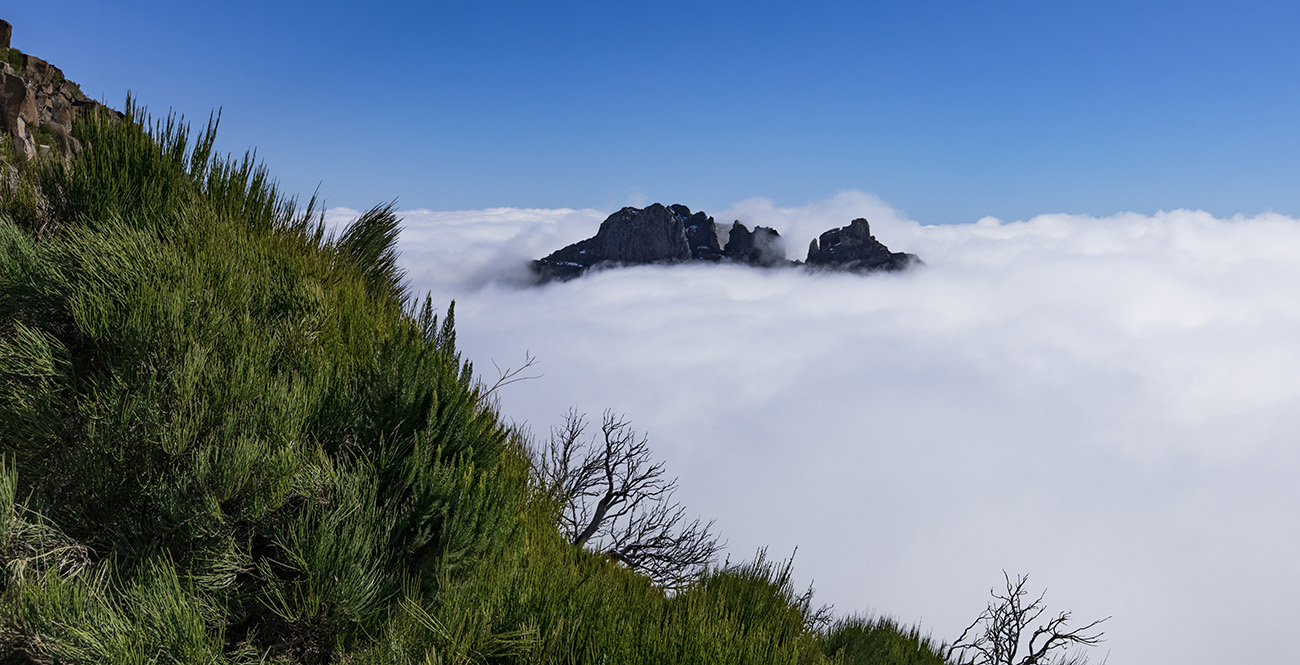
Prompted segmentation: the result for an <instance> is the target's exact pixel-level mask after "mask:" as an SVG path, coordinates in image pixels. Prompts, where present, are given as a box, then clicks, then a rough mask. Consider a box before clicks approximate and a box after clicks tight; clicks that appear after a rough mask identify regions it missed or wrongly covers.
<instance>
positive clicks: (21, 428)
mask: <svg viewBox="0 0 1300 665" xmlns="http://www.w3.org/2000/svg"><path fill="white" fill-rule="evenodd" d="M126 111H127V120H126V121H125V122H122V121H109V120H107V119H103V118H100V119H94V118H91V119H86V120H84V121H80V122H79V124H78V125H77V126H76V127H75V129H74V135H75V136H76V137H77V138H78V139H79V140H80V141H81V142H82V144H83V145H84V146H86V148H85V150H83V151H82V152H81V153H80V154H78V155H77V157H76V159H75V161H74V163H73V165H72V167H71V168H70V169H69V168H65V167H64V166H63V165H62V164H61V163H59V162H56V161H53V160H51V161H40V160H36V161H31V162H25V161H22V160H21V159H17V158H14V157H13V156H12V151H7V152H6V151H0V153H2V154H4V155H5V158H4V160H3V164H0V169H3V176H2V177H3V180H2V182H0V456H2V457H0V562H2V563H3V570H2V571H0V662H5V663H49V662H58V663H154V662H161V663H173V662H174V663H268V662H269V663H326V662H338V663H516V662H518V663H656V664H658V663H669V662H673V663H839V662H843V663H941V662H943V661H942V659H940V658H939V657H937V656H936V655H935V652H936V651H937V649H936V647H935V646H934V645H932V644H930V643H929V642H928V641H926V640H925V639H922V638H920V637H919V636H918V635H917V634H916V633H915V631H908V630H903V629H899V628H898V627H896V626H894V625H893V624H890V623H889V622H886V621H869V620H861V619H850V620H845V621H842V622H840V623H838V624H836V625H834V626H831V627H829V628H828V627H826V626H825V625H823V624H822V623H821V622H819V621H818V620H817V616H816V612H815V611H813V610H812V609H811V608H810V605H809V603H810V599H809V598H808V597H807V596H806V595H805V594H802V593H800V592H799V591H798V590H796V589H794V588H793V587H792V585H791V583H790V574H789V572H790V571H789V566H788V565H782V564H776V563H773V562H770V561H767V560H766V559H765V558H763V557H761V556H760V557H759V558H758V559H756V560H755V561H752V562H748V563H745V564H741V565H737V566H724V567H719V568H715V569H713V570H711V571H709V572H706V573H705V574H703V575H702V576H701V577H700V578H699V579H698V580H697V581H696V582H695V583H693V584H691V585H689V586H688V587H687V588H685V589H684V590H682V591H680V592H678V593H667V592H665V591H663V590H662V589H660V588H657V587H655V586H654V585H652V584H651V583H650V581H649V580H648V579H647V578H645V577H643V576H641V575H638V574H637V573H635V572H633V571H630V570H628V569H627V568H625V567H624V566H622V565H620V564H618V563H615V562H613V561H611V560H609V559H607V558H603V557H600V556H597V555H595V554H593V553H591V552H587V551H583V550H578V549H575V548H574V547H573V546H572V545H570V544H569V543H568V542H567V541H565V540H564V539H562V538H561V537H560V535H559V532H558V531H557V529H556V523H557V514H558V512H557V511H559V509H560V506H559V505H557V501H556V500H555V499H554V498H553V497H551V496H548V495H547V494H546V493H545V492H543V491H542V490H541V489H540V485H539V483H538V482H537V480H536V478H535V474H534V473H533V471H532V468H531V462H530V460H529V457H528V454H527V449H526V442H525V441H524V440H523V439H522V437H521V435H520V434H519V433H518V432H516V431H513V430H512V429H511V428H509V427H507V426H506V425H505V424H504V421H503V419H502V418H501V417H500V416H499V414H498V413H497V412H496V410H495V406H494V403H493V402H492V400H491V399H490V397H489V396H488V395H485V390H484V388H483V387H482V386H480V385H479V384H478V383H477V382H476V380H475V378H474V373H473V369H472V368H471V367H470V365H469V364H468V363H467V362H464V361H463V360H462V359H461V358H460V356H459V355H458V353H457V351H456V338H455V329H454V315H453V309H452V307H450V306H448V307H447V308H446V310H445V312H437V313H436V312H435V308H434V306H433V303H430V302H429V301H427V300H425V301H423V302H421V301H419V300H418V299H416V298H414V297H413V296H412V295H411V294H410V293H409V292H408V290H407V288H406V287H405V285H404V284H403V281H402V274H401V272H400V270H399V269H398V268H397V266H396V255H395V253H394V240H395V238H396V236H397V232H398V220H397V219H396V217H395V216H394V213H393V209H392V207H391V206H383V205H381V206H378V207H376V208H374V209H372V210H370V211H368V212H366V213H365V214H363V215H361V216H360V217H359V218H358V219H357V220H356V221H355V222H354V223H352V224H351V225H350V226H348V227H347V228H346V229H344V230H342V231H341V232H340V233H339V234H337V235H336V236H331V235H329V234H327V233H326V231H325V228H324V226H323V223H322V219H321V217H320V215H319V210H318V209H317V206H316V203H315V201H311V202H308V203H306V204H305V205H299V203H298V202H296V201H294V200H292V199H289V198H286V197H284V196H282V195H281V194H280V193H279V192H277V191H276V187H275V185H274V184H273V182H272V180H271V179H270V178H269V176H268V174H267V173H266V172H265V170H263V169H262V168H261V167H259V166H258V165H256V164H255V163H254V162H253V161H252V160H251V159H250V158H249V157H247V156H246V157H244V158H241V159H234V158H228V157H222V156H218V155H215V154H214V153H213V151H212V146H213V141H214V138H215V123H213V122H210V123H209V124H208V126H207V127H206V128H205V129H204V130H203V131H201V132H198V133H192V132H191V131H190V129H189V128H188V127H187V126H186V125H185V124H183V123H180V122H176V121H174V120H173V119H171V118H169V119H167V120H166V121H163V122H152V121H150V120H149V119H148V116H147V115H146V114H145V113H144V112H143V111H142V110H140V109H138V108H135V107H133V105H132V104H131V102H130V101H129V100H128V103H127V109H126Z"/></svg>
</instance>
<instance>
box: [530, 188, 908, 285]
mask: <svg viewBox="0 0 1300 665" xmlns="http://www.w3.org/2000/svg"><path fill="white" fill-rule="evenodd" d="M685 262H709V263H740V264H746V265H752V266H758V267H763V268H772V267H778V266H801V265H807V266H808V267H810V268H816V269H822V270H843V271H852V272H872V271H877V270H903V269H905V268H907V267H908V266H910V265H913V264H919V263H921V260H920V259H919V258H917V256H916V255H915V254H905V253H903V252H891V251H889V248H888V247H885V246H884V245H883V244H881V243H880V241H878V240H876V239H875V237H874V236H872V235H871V232H870V228H869V227H868V225H867V220H865V219H855V220H853V222H852V223H850V224H849V226H846V227H842V228H838V229H831V230H829V231H827V232H825V233H823V234H821V237H820V238H819V239H817V240H813V242H812V246H811V247H809V249H808V259H807V262H806V264H805V263H804V262H800V261H790V260H788V259H786V257H785V244H784V241H783V239H782V238H781V234H780V233H777V231H776V230H775V229H772V228H769V227H766V226H757V227H755V228H754V230H753V231H750V230H749V228H747V227H746V226H745V225H744V224H741V223H740V221H739V220H736V221H735V222H733V223H732V225H731V227H730V228H727V229H725V230H724V229H723V228H721V227H719V226H718V225H717V224H716V223H715V222H714V221H713V218H712V217H710V216H708V215H706V214H704V213H703V212H696V213H692V212H691V210H690V208H687V207H686V206H684V205H671V206H665V205H662V204H659V203H655V204H652V205H649V206H646V207H645V208H633V207H631V206H629V207H626V208H623V209H622V210H619V211H618V212H616V213H614V214H612V215H610V216H609V217H607V218H605V221H603V222H601V223H600V229H599V230H597V231H596V235H595V236H592V237H590V238H587V239H586V240H580V241H578V242H576V243H574V244H572V245H569V246H568V247H564V248H563V249H559V250H556V251H555V252H552V253H551V254H549V255H547V256H546V257H544V258H541V259H538V260H536V261H533V263H532V268H533V273H534V274H535V275H536V276H537V278H538V281H539V282H540V283H545V282H550V281H554V280H567V279H572V278H574V277H578V276H579V275H582V274H583V273H585V272H586V271H588V270H590V269H593V268H606V267H616V266H629V265H645V264H654V263H658V264H671V263H685Z"/></svg>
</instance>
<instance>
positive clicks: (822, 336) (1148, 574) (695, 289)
mask: <svg viewBox="0 0 1300 665" xmlns="http://www.w3.org/2000/svg"><path fill="white" fill-rule="evenodd" d="M664 203H672V202H670V201H665V202H664ZM335 214H336V215H338V216H346V215H347V211H336V213H335ZM606 214H607V212H597V211H594V210H518V209H495V210H483V211H469V212H430V211H424V210H420V211H408V212H405V213H403V215H404V217H405V220H406V222H405V231H404V232H403V235H402V238H401V241H400V242H401V250H402V258H403V263H404V265H405V267H406V268H407V270H408V271H409V274H410V276H411V280H412V286H413V288H414V289H415V290H417V291H420V292H424V291H428V292H430V293H431V294H432V295H433V297H434V299H435V302H444V303H445V302H446V301H448V300H451V299H453V298H454V299H455V300H456V302H457V323H458V329H459V332H460V335H459V339H460V340H461V342H462V347H463V348H464V349H465V352H466V353H467V354H468V356H469V357H470V358H471V359H473V360H474V361H475V363H476V367H477V368H478V369H479V371H480V372H482V373H484V374H486V375H488V376H487V378H489V379H491V378H494V376H493V375H492V372H493V370H492V361H495V362H496V363H498V364H500V365H502V366H508V365H516V366H517V365H518V364H520V363H521V362H522V360H523V356H524V353H525V351H528V352H530V353H532V354H533V355H535V356H537V357H538V358H539V359H540V360H541V365H540V366H539V371H540V372H542V373H543V374H544V376H542V377H541V378H539V379H537V380H534V381H528V382H524V383H519V384H515V385H513V386H510V387H509V388H508V389H506V390H505V392H504V393H503V394H502V396H501V398H502V407H503V410H504V412H505V413H506V414H507V415H509V416H511V417H513V418H515V419H517V420H518V421H520V422H524V423H527V424H528V425H530V426H531V427H532V428H533V430H534V431H536V432H539V433H545V431H546V430H547V428H548V427H549V426H550V425H551V424H554V423H556V422H558V421H559V420H560V418H561V417H562V415H563V413H564V411H565V410H566V409H567V408H569V407H570V406H577V407H578V408H580V409H583V410H586V411H588V412H590V413H593V414H597V415H598V414H599V412H600V411H601V410H603V409H605V408H611V409H614V410H615V411H618V412H622V413H625V414H626V415H627V417H628V418H629V419H630V420H631V422H632V423H633V424H634V426H635V427H637V428H638V429H639V430H642V431H645V432H648V433H649V435H650V441H651V444H652V446H653V447H654V450H655V451H656V453H657V454H658V455H659V456H660V457H662V458H663V459H665V460H667V462H668V465H669V469H670V472H672V473H675V474H677V475H679V476H680V485H681V490H680V493H679V498H680V499H681V500H682V501H683V502H684V503H685V505H686V506H687V507H688V509H689V510H691V511H695V512H697V513H699V514H700V515H702V516H704V517H706V518H716V519H717V524H718V527H719V528H720V530H721V532H722V533H723V535H724V536H725V537H727V538H728V539H729V540H730V543H731V548H730V550H731V552H732V553H733V559H734V558H744V557H748V556H750V555H752V553H753V552H754V551H755V550H756V549H757V548H758V547H761V546H769V547H770V548H771V553H772V554H773V555H787V556H788V555H789V554H790V552H792V551H793V550H794V548H795V547H796V546H798V548H799V550H798V555H797V557H796V561H795V569H796V572H797V573H799V574H800V575H801V577H802V579H804V580H805V582H806V581H808V580H815V584H816V587H817V590H818V592H817V598H818V600H820V601H821V602H829V603H833V604H835V606H836V607H837V610H838V611H839V612H840V613H850V612H853V611H859V610H875V611H877V612H880V613H886V614H891V615H894V616H896V617H898V618H900V619H902V620H904V621H909V622H914V621H920V622H922V624H923V627H924V629H927V630H932V631H933V632H934V634H935V635H936V636H937V637H942V638H947V639H951V638H952V637H954V636H955V635H956V634H957V633H959V632H960V631H961V629H962V628H963V627H965V624H966V623H967V622H968V621H969V620H970V619H972V618H973V617H974V616H975V615H976V614H978V612H979V611H980V610H981V609H982V608H983V606H984V604H985V602H986V598H987V592H988V589H989V588H990V587H991V586H993V585H994V584H996V583H998V582H999V581H1000V579H1001V574H1002V573H1001V571H1002V570H1003V569H1006V570H1007V571H1009V572H1011V573H1016V572H1027V573H1029V574H1030V576H1031V583H1032V584H1034V585H1035V586H1036V588H1039V589H1041V588H1043V587H1047V588H1048V589H1049V591H1048V594H1047V601H1048V603H1049V607H1051V608H1053V609H1056V610H1067V609H1068V610H1073V611H1074V612H1075V613H1076V614H1075V616H1076V617H1077V618H1081V619H1085V620H1087V619H1092V618H1097V617H1101V616H1106V615H1114V618H1113V619H1112V620H1111V621H1110V622H1108V623H1107V624H1105V627H1106V629H1107V638H1108V640H1107V642H1106V644H1105V645H1104V646H1103V647H1102V649H1103V650H1109V651H1110V652H1111V656H1110V661H1109V662H1110V663H1112V665H1122V664H1124V663H1138V662H1182V663H1207V664H1208V663H1223V662H1276V661H1280V660H1283V659H1284V658H1285V657H1286V656H1285V654H1286V651H1284V649H1286V647H1285V646H1284V644H1283V642H1282V640H1281V639H1280V638H1282V636H1285V635H1287V634H1289V632H1290V631H1291V630H1292V627H1293V626H1294V625H1296V624H1297V623H1300V609H1297V607H1296V604H1295V602H1294V599H1295V598H1296V597H1297V596H1300V566H1297V565H1296V563H1295V562H1296V561H1300V528H1298V527H1297V522H1296V517H1295V516H1296V515H1297V514H1298V513H1300V483H1297V482H1296V480H1297V478H1300V452H1297V451H1298V450H1300V447H1298V446H1297V445H1296V440H1297V436H1296V433H1297V432H1300V381H1297V380H1296V377H1298V376H1300V341H1298V340H1300V298H1296V297H1295V296H1294V295H1293V294H1292V293H1291V289H1290V285H1292V284H1297V283H1300V221H1298V220H1296V219H1291V218H1287V217H1283V216H1278V215H1268V214H1266V215H1260V216H1256V217H1249V218H1247V217H1235V218H1230V219H1223V218H1214V217H1212V216H1210V215H1208V214H1205V213H1201V212H1192V211H1183V210H1179V211H1173V212H1162V213H1158V214H1155V215H1137V214H1121V215H1116V216H1113V217H1105V218H1093V217H1080V216H1071V215H1043V216H1040V217H1035V218H1033V219H1030V220H1028V221H1017V222H1010V223H1004V222H1002V221H999V220H996V219H983V220H980V221H979V222H978V223H973V224H965V225H951V226H924V225H921V224H919V223H917V222H915V221H912V220H909V219H907V218H906V217H904V216H902V215H901V214H899V213H897V212H896V211H894V210H892V209H891V208H890V207H889V206H888V205H887V204H885V203H884V202H882V201H880V200H879V199H878V198H876V197H874V196H871V195H868V194H863V193H861V192H845V193H842V194H840V195H838V196H836V197H834V198H832V199H829V200H827V201H822V202H816V203H812V204H809V205H807V206H802V207H794V208H782V207H778V206H777V205H775V204H774V203H773V202H771V201H767V200H750V201H744V202H740V203H738V204H736V205H734V206H733V207H732V208H730V209H728V210H725V211H722V212H721V213H716V214H715V218H716V219H717V220H718V222H719V223H720V224H729V223H730V221H731V220H732V219H740V220H741V221H742V222H744V223H745V224H747V225H748V226H750V228H752V227H753V226H754V225H755V224H762V225H765V226H773V227H775V228H777V229H778V230H779V231H780V232H781V233H782V235H783V236H785V237H786V238H787V241H788V246H789V247H790V248H791V249H790V253H791V258H802V253H803V248H804V247H806V245H807V243H808V241H809V240H811V239H812V238H813V237H815V236H816V235H817V234H818V233H820V232H821V231H824V230H826V229H829V228H831V227H835V226H842V225H845V224H847V223H848V221H849V220H851V219H853V218H855V217H867V218H868V219H869V220H870V221H871V226H872V230H873V233H874V234H875V235H876V237H878V238H879V239H881V240H882V241H883V242H884V243H885V244H887V245H889V247H890V248H891V249H892V250H894V251H906V252H913V253H916V254H919V255H920V256H921V257H922V258H923V259H924V260H925V261H926V263H927V264H928V265H927V267H925V268H924V269H921V270H916V271H913V272H910V273H907V274H902V275H894V274H888V275H873V276H868V277H863V276H857V275H843V274H817V275H810V274H805V273H802V272H800V271H797V270H766V271H765V270H755V269H748V268H743V267H735V266H690V267H687V266H678V267H673V268H663V267H640V268H632V269H626V270H617V271H606V272H600V273H595V274H591V275H589V276H587V277H585V278H583V279H579V280H575V281H572V282H568V283H563V284H551V285H548V286H545V287H541V288H520V287H518V286H517V285H516V284H517V274H518V273H517V272H515V271H517V270H519V269H520V268H521V267H522V266H523V265H524V261H525V260H526V259H528V258H536V257H540V256H542V255H544V254H546V253H548V252H550V251H552V250H553V249H556V248H558V247H560V246H562V245H564V244H567V243H570V242H574V241H576V240H578V239H580V238H584V237H588V236H590V235H592V234H593V233H594V232H595V230H596V227H597V226H598V224H599V222H600V221H601V220H602V219H603V218H604V217H605V215H606ZM1096 655H1097V656H1098V659H1099V657H1100V656H1101V655H1103V654H1102V653H1097V654H1096Z"/></svg>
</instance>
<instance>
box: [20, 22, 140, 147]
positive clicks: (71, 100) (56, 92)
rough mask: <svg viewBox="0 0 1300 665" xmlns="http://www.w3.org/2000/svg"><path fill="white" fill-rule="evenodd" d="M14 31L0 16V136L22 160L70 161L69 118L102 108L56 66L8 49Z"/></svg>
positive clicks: (75, 142) (72, 139)
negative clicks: (47, 157)
mask: <svg viewBox="0 0 1300 665" xmlns="http://www.w3.org/2000/svg"><path fill="white" fill-rule="evenodd" d="M12 34H13V26H11V25H10V24H9V23H8V22H7V21H3V20H0V56H2V57H0V137H2V138H5V139H7V140H8V142H10V143H11V145H12V146H13V152H14V153H15V154H16V155H19V156H22V157H23V158H26V159H31V158H33V157H35V156H37V155H39V154H52V155H57V156H58V157H59V158H60V159H62V160H63V161H64V162H69V161H70V160H71V158H72V155H73V154H74V153H75V152H76V151H77V150H78V149H79V148H80V146H79V145H77V140H76V139H75V138H73V137H72V136H71V135H70V134H69V130H71V128H72V122H73V120H75V119H76V118H77V117H79V116H81V115H83V114H87V113H90V112H92V111H93V110H95V109H97V108H106V107H104V106H103V105H101V104H99V103H98V102H95V101H92V100H90V99H88V98H87V97H86V96H85V95H84V94H82V92H81V88H79V87H78V86H77V84H76V83H73V82H72V81H69V80H68V79H67V78H66V77H64V75H63V71H62V70H60V69H59V68H58V67H55V66H54V65H51V64H50V63H48V62H45V61H44V60H42V59H40V58H38V57H36V56H34V55H29V54H26V53H23V52H21V51H19V50H18V49H15V48H10V46H9V44H10V37H11V36H12ZM112 113H114V114H117V112H116V111H112ZM118 115H120V114H118Z"/></svg>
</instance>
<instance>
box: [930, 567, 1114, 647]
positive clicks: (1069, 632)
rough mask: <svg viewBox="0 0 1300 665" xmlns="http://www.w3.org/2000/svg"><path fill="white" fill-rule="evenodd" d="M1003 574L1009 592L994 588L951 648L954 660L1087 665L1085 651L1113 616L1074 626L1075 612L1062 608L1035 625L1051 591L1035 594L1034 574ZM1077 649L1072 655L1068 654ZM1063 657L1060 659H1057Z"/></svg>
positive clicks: (1099, 639)
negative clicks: (1031, 583) (1031, 584)
mask: <svg viewBox="0 0 1300 665" xmlns="http://www.w3.org/2000/svg"><path fill="white" fill-rule="evenodd" d="M1002 577H1003V578H1004V579H1005V580H1006V586H1007V588H1006V592H1005V593H999V592H998V590H997V589H991V590H989V593H990V594H991V595H992V596H993V600H991V601H989V606H988V608H987V609H985V610H984V612H983V613H982V614H980V615H979V617H978V618H976V619H975V621H973V622H972V623H971V625H970V626H967V627H966V630H964V631H962V634H961V637H959V638H957V641H956V642H953V644H952V646H951V647H949V648H948V660H949V661H951V662H955V663H959V664H961V665H1049V664H1050V663H1058V664H1060V665H1082V663H1085V662H1087V659H1086V658H1085V657H1084V656H1083V654H1082V652H1081V650H1082V649H1083V648H1084V647H1091V646H1094V645H1096V644H1099V643H1100V642H1101V641H1102V639H1101V638H1102V635H1103V633H1102V631H1100V630H1096V628H1097V626H1099V625H1101V623H1102V622H1103V621H1106V619H1109V618H1110V617H1106V619H1098V620H1096V621H1093V622H1092V623H1090V624H1088V625H1086V626H1083V627H1081V628H1069V627H1068V626H1067V625H1066V624H1068V623H1069V621H1070V616H1071V615H1070V613H1069V612H1061V613H1060V614H1058V615H1056V616H1055V617H1052V618H1050V619H1049V620H1047V622H1046V623H1043V624H1041V625H1035V624H1038V623H1039V619H1040V618H1041V617H1042V616H1043V615H1044V614H1045V613H1046V612H1047V605H1046V604H1044V603H1043V596H1044V595H1046V593H1047V592H1046V591H1044V592H1043V593H1041V594H1039V595H1038V597H1037V598H1033V596H1031V595H1030V593H1029V590H1028V589H1027V588H1026V584H1027V583H1028V582H1029V576H1028V575H1017V576H1016V580H1015V581H1014V582H1012V581H1011V577H1010V576H1009V575H1007V573H1006V571H1002ZM1031 598H1033V600H1032V601H1030V599H1031ZM1026 601H1029V602H1026ZM1049 616H1050V615H1049ZM1026 637H1027V638H1028V642H1026V641H1025V638H1026ZM1071 649H1073V650H1074V653H1072V654H1071V653H1068V652H1070V650H1071ZM954 655H956V656H957V658H956V659H954V658H953V656H954ZM1058 657H1059V660H1054V659H1056V658H1058ZM968 658H969V660H968Z"/></svg>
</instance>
